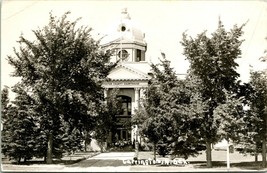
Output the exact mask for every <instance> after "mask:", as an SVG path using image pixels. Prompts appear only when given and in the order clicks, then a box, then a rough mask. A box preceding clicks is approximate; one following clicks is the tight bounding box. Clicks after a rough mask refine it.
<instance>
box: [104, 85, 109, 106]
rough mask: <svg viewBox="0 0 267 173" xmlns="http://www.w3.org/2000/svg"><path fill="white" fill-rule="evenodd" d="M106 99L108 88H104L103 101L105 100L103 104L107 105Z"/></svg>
mask: <svg viewBox="0 0 267 173" xmlns="http://www.w3.org/2000/svg"><path fill="white" fill-rule="evenodd" d="M107 97H108V88H104V99H105V103H107Z"/></svg>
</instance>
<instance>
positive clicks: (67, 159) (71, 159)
mask: <svg viewBox="0 0 267 173" xmlns="http://www.w3.org/2000/svg"><path fill="white" fill-rule="evenodd" d="M98 153H99V152H80V153H78V152H77V153H75V154H74V155H70V156H63V158H61V159H53V164H63V165H72V164H75V163H78V162H80V161H82V160H85V159H86V158H90V157H93V156H95V155H96V154H98ZM2 163H4V164H14V165H33V164H38V165H42V164H46V163H45V162H44V159H43V158H33V159H31V160H28V161H26V162H23V161H22V162H20V163H17V162H16V161H15V160H8V159H7V158H5V159H2Z"/></svg>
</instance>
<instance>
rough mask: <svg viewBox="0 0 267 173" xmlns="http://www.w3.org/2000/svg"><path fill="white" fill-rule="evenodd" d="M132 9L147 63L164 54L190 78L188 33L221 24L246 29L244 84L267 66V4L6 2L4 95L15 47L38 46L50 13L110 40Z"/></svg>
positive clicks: (254, 1) (10, 82)
mask: <svg viewBox="0 0 267 173" xmlns="http://www.w3.org/2000/svg"><path fill="white" fill-rule="evenodd" d="M123 8H127V9H128V12H129V14H130V16H131V19H132V22H133V23H134V25H135V26H136V27H138V28H140V29H141V30H142V31H143V32H144V33H145V40H146V42H147V52H146V58H147V60H148V61H149V62H153V63H157V62H158V59H159V58H160V57H161V52H164V53H165V55H166V57H167V59H169V60H170V61H171V65H172V67H173V68H174V69H175V71H176V72H177V73H179V74H180V73H182V74H184V73H186V71H187V69H188V67H189V63H188V62H187V61H186V60H185V56H184V55H183V47H182V45H181V43H180V42H181V40H182V33H183V32H186V33H187V34H188V35H189V36H192V37H193V38H194V37H195V36H196V35H197V34H199V33H201V32H202V31H204V30H207V33H212V32H214V31H215V30H216V28H217V26H218V19H219V18H220V19H221V21H222V22H223V24H224V26H225V28H226V30H230V29H231V28H232V27H233V25H235V24H237V25H238V26H241V25H242V24H244V23H246V22H247V24H246V26H245V27H244V28H243V31H244V35H243V36H242V38H241V39H244V40H245V41H244V42H243V44H242V46H241V50H242V56H241V58H240V59H238V61H237V62H238V64H239V67H238V69H237V71H238V72H239V73H240V75H241V77H240V80H242V81H243V82H247V81H248V80H249V71H250V70H262V69H265V68H267V64H266V63H263V62H260V60H259V58H260V57H262V56H264V50H266V49H267V39H265V38H266V37H267V1H263V0H261V1H260V0H259V1H257V0H243V1H241V0H239V1H230V0H229V1H222V0H221V1H211V0H208V1H203V0H198V1H193V0H191V1H185V0H184V1H182V0H165V1H163V0H162V1H159V0H154V1H152V0H146V1H141V0H131V1H116V0H115V1H103V0H99V1H93V0H53V1H49V0H34V1H30V0H3V1H2V4H1V89H2V88H3V86H5V85H6V86H9V87H10V86H12V85H14V84H15V83H16V82H17V79H16V78H13V77H11V76H10V74H11V73H12V71H13V69H12V67H11V66H10V65H9V64H8V63H7V61H6V58H7V55H14V53H13V47H18V46H19V44H18V43H17V42H16V41H17V40H18V39H19V36H20V35H21V34H23V35H24V36H25V37H26V38H28V39H30V40H35V38H34V36H33V33H32V30H35V29H38V27H39V28H42V27H44V26H45V25H47V24H48V19H49V12H52V14H53V15H56V16H58V17H61V16H62V15H63V14H64V13H65V12H67V11H70V12H71V14H70V15H69V18H68V19H69V20H71V21H73V20H75V19H77V18H79V17H81V20H80V21H79V22H78V25H80V26H81V25H85V26H89V27H91V28H92V29H93V31H92V34H93V35H96V36H104V35H105V34H106V33H110V31H109V29H110V28H111V26H112V25H114V23H116V22H118V20H120V13H121V10H122V9H123Z"/></svg>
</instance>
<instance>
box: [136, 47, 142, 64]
mask: <svg viewBox="0 0 267 173" xmlns="http://www.w3.org/2000/svg"><path fill="white" fill-rule="evenodd" d="M135 61H136V62H139V61H141V50H139V49H136V60H135Z"/></svg>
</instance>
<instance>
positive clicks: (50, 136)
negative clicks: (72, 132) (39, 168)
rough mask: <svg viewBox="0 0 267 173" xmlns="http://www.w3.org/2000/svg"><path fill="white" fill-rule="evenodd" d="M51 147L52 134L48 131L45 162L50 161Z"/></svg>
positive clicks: (49, 162) (48, 162)
mask: <svg viewBox="0 0 267 173" xmlns="http://www.w3.org/2000/svg"><path fill="white" fill-rule="evenodd" d="M52 148H53V134H52V132H50V133H49V135H48V143H47V158H46V163H47V164H51V163H52Z"/></svg>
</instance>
